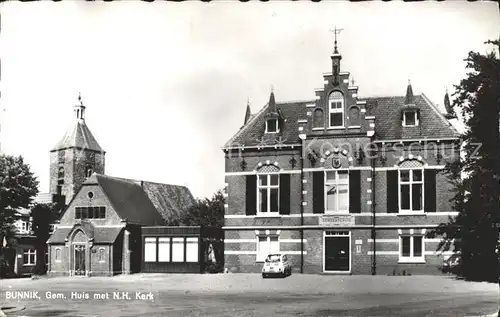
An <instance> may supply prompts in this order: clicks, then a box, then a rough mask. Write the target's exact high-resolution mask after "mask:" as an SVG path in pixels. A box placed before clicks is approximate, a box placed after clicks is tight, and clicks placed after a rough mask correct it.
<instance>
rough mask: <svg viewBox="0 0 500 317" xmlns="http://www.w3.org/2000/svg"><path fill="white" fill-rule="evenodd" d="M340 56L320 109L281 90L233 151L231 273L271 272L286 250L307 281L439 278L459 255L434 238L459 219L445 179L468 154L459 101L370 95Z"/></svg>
mask: <svg viewBox="0 0 500 317" xmlns="http://www.w3.org/2000/svg"><path fill="white" fill-rule="evenodd" d="M331 58H332V71H331V72H329V73H326V74H324V75H323V78H324V86H323V87H322V88H320V89H316V91H315V95H316V96H315V98H314V99H311V100H309V101H299V102H283V103H277V102H276V101H275V95H274V92H272V93H271V96H270V99H269V103H268V104H267V105H265V106H264V107H263V108H262V109H261V110H260V111H259V112H258V113H255V114H251V113H250V111H249V110H248V109H249V107H247V112H246V114H245V120H244V125H243V126H242V127H241V128H240V130H239V131H238V132H237V133H236V134H235V135H234V136H233V137H232V138H231V139H230V140H229V141H228V142H227V143H226V144H225V146H224V148H223V151H224V155H225V166H226V167H225V169H226V171H225V182H226V194H227V205H226V212H225V226H224V230H225V263H226V268H227V269H229V270H230V271H233V272H260V269H261V267H262V263H261V262H262V261H263V260H264V258H265V256H267V254H269V253H274V252H283V253H286V254H288V255H289V258H291V260H292V262H293V264H294V268H295V270H296V271H300V272H303V273H339V274H390V273H393V272H399V273H400V272H401V271H403V270H405V271H406V272H408V273H411V274H419V273H425V274H433V273H438V272H439V271H438V269H437V267H438V266H439V265H441V264H442V261H443V259H444V257H446V256H448V254H437V253H436V252H435V250H436V247H437V244H438V243H439V240H437V239H426V238H425V234H426V232H427V230H431V229H432V228H435V227H436V226H437V225H438V224H439V223H441V222H446V221H447V219H448V217H449V216H453V215H455V214H456V213H455V212H454V211H453V210H451V205H450V202H449V199H450V198H451V197H452V193H451V192H450V191H449V189H451V188H450V184H449V183H448V180H447V176H446V175H445V174H444V173H442V170H443V168H444V166H445V164H446V163H447V162H449V161H450V160H455V159H457V158H458V153H459V152H458V151H459V149H458V147H456V146H454V144H455V142H456V141H458V133H457V131H456V130H455V129H454V128H453V127H452V126H451V124H450V123H449V122H448V120H447V119H448V118H452V117H453V115H452V113H451V107H449V101H448V105H447V107H446V113H441V112H440V111H439V110H438V108H437V107H436V106H435V105H434V104H433V103H432V102H431V101H430V100H429V99H428V98H427V97H426V96H425V95H424V94H415V95H414V94H413V88H412V85H411V84H410V83H408V85H407V89H406V93H405V94H402V95H401V96H388V97H360V96H359V95H358V90H359V88H358V87H357V86H354V85H353V84H352V83H351V82H350V74H349V73H348V72H345V71H341V63H340V62H341V59H342V56H341V55H340V54H339V53H338V51H337V49H335V52H334V54H333V55H332V56H331ZM403 92H404V91H403Z"/></svg>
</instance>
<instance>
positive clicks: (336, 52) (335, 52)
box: [330, 26, 344, 54]
mask: <svg viewBox="0 0 500 317" xmlns="http://www.w3.org/2000/svg"><path fill="white" fill-rule="evenodd" d="M343 30H344V29H337V26H334V28H333V30H330V32H333V34H334V38H335V42H334V46H335V47H334V51H333V54H338V53H339V51H338V50H337V34H340V32H342V31H343Z"/></svg>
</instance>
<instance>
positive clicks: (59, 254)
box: [55, 248, 62, 262]
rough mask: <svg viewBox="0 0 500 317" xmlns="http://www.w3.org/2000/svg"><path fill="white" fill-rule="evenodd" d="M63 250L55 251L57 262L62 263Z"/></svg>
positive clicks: (57, 249)
mask: <svg viewBox="0 0 500 317" xmlns="http://www.w3.org/2000/svg"><path fill="white" fill-rule="evenodd" d="M61 252H62V251H61V248H56V250H55V253H56V254H55V261H56V262H61V258H62V253H61Z"/></svg>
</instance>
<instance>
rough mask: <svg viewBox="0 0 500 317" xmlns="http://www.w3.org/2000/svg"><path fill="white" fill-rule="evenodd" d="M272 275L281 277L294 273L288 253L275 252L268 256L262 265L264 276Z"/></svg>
mask: <svg viewBox="0 0 500 317" xmlns="http://www.w3.org/2000/svg"><path fill="white" fill-rule="evenodd" d="M272 275H274V276H276V275H278V276H281V277H285V276H289V275H292V264H291V263H290V261H289V260H288V257H287V255H286V254H282V253H273V254H269V255H268V256H267V257H266V260H265V261H264V266H263V267H262V278H266V277H268V276H272Z"/></svg>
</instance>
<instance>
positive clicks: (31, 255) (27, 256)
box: [23, 249, 36, 266]
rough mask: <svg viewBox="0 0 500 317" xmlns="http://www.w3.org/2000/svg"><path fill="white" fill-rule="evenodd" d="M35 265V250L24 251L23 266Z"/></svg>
mask: <svg viewBox="0 0 500 317" xmlns="http://www.w3.org/2000/svg"><path fill="white" fill-rule="evenodd" d="M35 264H36V250H35V249H24V252H23V265H25V266H28V265H35Z"/></svg>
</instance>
